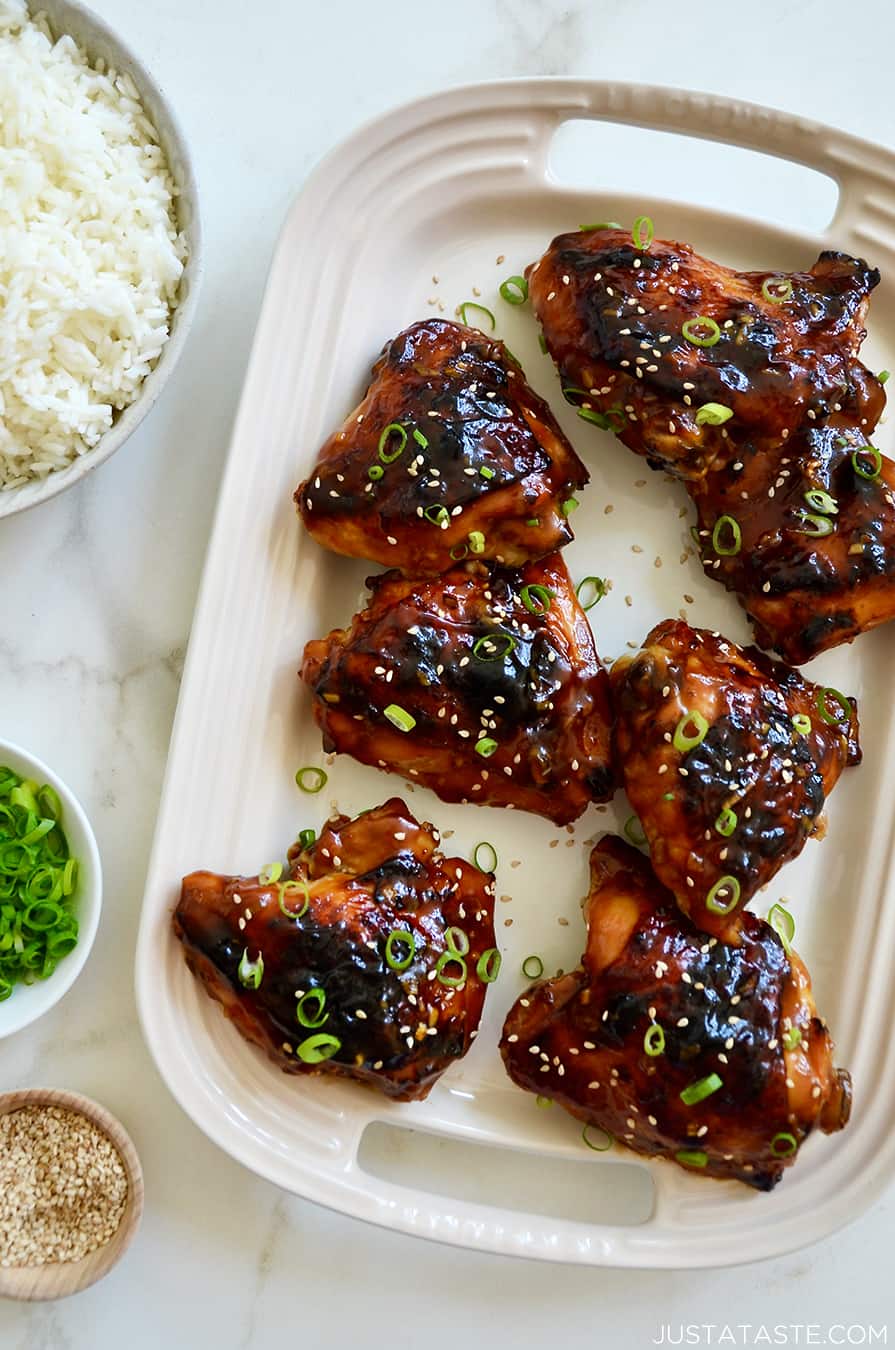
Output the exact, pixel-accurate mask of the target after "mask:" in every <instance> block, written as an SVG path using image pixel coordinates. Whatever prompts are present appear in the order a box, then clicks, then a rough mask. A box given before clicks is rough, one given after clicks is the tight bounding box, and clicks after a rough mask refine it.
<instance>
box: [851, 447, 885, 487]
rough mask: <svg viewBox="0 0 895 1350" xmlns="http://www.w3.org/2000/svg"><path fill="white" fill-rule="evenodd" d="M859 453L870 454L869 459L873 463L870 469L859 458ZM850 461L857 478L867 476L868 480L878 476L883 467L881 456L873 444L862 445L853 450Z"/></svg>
mask: <svg viewBox="0 0 895 1350" xmlns="http://www.w3.org/2000/svg"><path fill="white" fill-rule="evenodd" d="M861 455H869V456H870V460H871V462H872V464H873V468H872V469H867V468H865V466H864V464H863V463H862V462H861V459H860V456H861ZM851 462H852V468H853V469H854V471H855V473H856V474H857V475H858V477H859V478H868V479H870V480H873V479H874V478H879V476H880V472H881V470H882V467H883V457H882V455H881V454H880V452H879V451H878V450H877V448H876V446H875V445H862V446H861V448H860V450H853V451H852V453H851Z"/></svg>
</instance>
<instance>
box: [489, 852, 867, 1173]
mask: <svg viewBox="0 0 895 1350" xmlns="http://www.w3.org/2000/svg"><path fill="white" fill-rule="evenodd" d="M585 918H586V920H587V928H588V938H587V950H586V951H585V953H584V957H583V961H582V965H581V967H580V968H579V969H577V970H574V971H572V972H570V973H569V974H568V975H562V976H558V977H557V978H555V979H549V980H543V981H541V982H539V983H537V984H534V985H533V986H532V987H531V988H530V989H528V990H527V991H526V993H525V994H523V995H522V997H521V998H519V999H517V1000H516V1002H515V1004H514V1005H513V1007H512V1008H511V1009H510V1011H509V1013H508V1015H507V1019H506V1022H505V1023H504V1028H503V1036H502V1038H501V1042H500V1049H501V1054H502V1055H503V1060H504V1064H505V1065H506V1069H507V1072H508V1073H509V1075H510V1077H511V1078H512V1079H513V1081H514V1082H515V1083H518V1085H519V1086H520V1087H523V1088H525V1089H527V1090H528V1091H529V1092H537V1093H539V1094H540V1095H542V1096H546V1097H550V1098H552V1099H553V1100H554V1101H556V1102H558V1103H559V1104H560V1105H561V1106H563V1107H565V1109H566V1110H567V1111H569V1112H571V1114H572V1115H574V1116H577V1117H578V1119H579V1120H583V1121H586V1122H587V1123H588V1124H590V1125H592V1126H595V1127H598V1128H599V1129H601V1130H605V1131H608V1132H609V1134H611V1135H612V1136H613V1138H615V1139H616V1140H617V1141H618V1142H619V1143H621V1144H624V1145H625V1147H627V1148H630V1149H633V1150H634V1151H635V1152H637V1153H643V1154H646V1155H647V1156H648V1157H665V1158H669V1159H673V1160H675V1161H677V1162H679V1163H680V1165H681V1166H683V1167H685V1168H686V1169H687V1170H688V1171H692V1172H693V1173H695V1174H696V1175H698V1176H711V1177H722V1178H728V1179H733V1180H736V1181H742V1182H745V1184H746V1185H747V1186H754V1187H755V1188H756V1190H762V1191H768V1190H770V1189H771V1188H772V1187H773V1186H775V1185H776V1184H777V1182H778V1181H779V1180H780V1178H781V1176H782V1174H783V1171H784V1169H785V1168H786V1167H788V1166H790V1165H791V1164H792V1163H793V1162H794V1161H795V1158H796V1156H797V1150H798V1147H800V1146H801V1144H802V1142H803V1141H804V1139H805V1138H806V1136H807V1135H808V1134H809V1133H810V1132H811V1131H812V1130H813V1129H815V1128H820V1129H821V1130H823V1131H824V1132H825V1133H827V1134H829V1133H833V1132H834V1131H836V1130H840V1129H842V1128H843V1126H844V1125H845V1124H846V1122H847V1121H848V1116H849V1110H850V1106H851V1080H850V1078H849V1076H848V1074H847V1073H846V1072H844V1071H843V1070H842V1069H835V1068H834V1067H833V1063H832V1050H833V1046H832V1042H831V1040H830V1036H829V1033H828V1031H827V1029H826V1026H825V1024H824V1022H823V1021H822V1020H821V1019H820V1018H819V1017H818V1016H817V1011H816V1009H815V1006H814V1000H813V998H812V995H811V981H810V979H809V977H808V973H807V971H806V970H805V967H804V966H803V964H802V962H801V961H800V960H799V958H798V956H796V955H795V953H792V954H791V955H790V956H787V954H786V952H785V951H784V949H783V946H782V944H781V942H780V939H779V938H778V936H777V934H776V933H775V932H774V930H773V929H772V928H771V927H769V925H768V924H766V923H765V922H764V921H763V920H761V919H758V918H756V917H755V915H753V914H746V915H744V916H743V930H742V941H741V943H740V945H739V946H736V947H732V946H725V945H724V944H723V943H721V942H718V941H717V940H716V939H714V938H708V939H707V938H706V936H705V934H704V933H700V932H699V931H698V930H697V929H695V928H693V926H692V925H691V924H689V923H688V922H687V920H686V919H683V918H682V917H681V914H680V912H679V911H678V910H677V909H676V908H675V905H674V899H673V897H672V896H671V895H670V894H669V893H668V891H666V890H665V889H664V887H663V886H661V885H660V884H659V882H658V881H657V880H656V878H655V877H654V876H653V874H652V873H651V872H650V870H649V866H648V864H647V862H646V859H645V858H643V857H642V856H641V854H639V853H638V852H637V850H636V849H632V848H630V847H629V846H628V845H627V844H624V843H623V842H622V841H621V840H620V839H615V838H611V837H607V838H605V839H603V840H601V841H600V843H599V844H598V845H597V847H596V848H595V849H594V851H593V853H592V854H591V891H590V895H589V897H588V899H587V901H586V908H585ZM653 1027H660V1028H661V1029H662V1033H663V1034H664V1037H665V1044H664V1050H663V1052H662V1053H661V1054H657V1055H654V1056H650V1055H648V1054H647V1053H646V1050H645V1044H644V1040H645V1037H646V1035H647V1033H648V1032H650V1029H651V1028H653ZM651 1034H652V1035H653V1036H657V1035H658V1033H657V1032H652V1033H651ZM789 1046H791V1047H792V1048H791V1049H788V1048H786V1047H789ZM712 1074H717V1076H718V1077H719V1078H720V1079H721V1086H720V1087H718V1088H717V1089H716V1090H715V1091H714V1092H712V1093H711V1095H710V1096H707V1097H705V1098H704V1100H702V1101H700V1102H697V1103H696V1104H694V1105H692V1106H687V1105H685V1104H684V1102H682V1101H681V1096H680V1094H681V1092H682V1091H685V1090H686V1088H687V1087H689V1086H691V1085H692V1084H694V1083H698V1082H701V1081H702V1080H704V1079H706V1078H708V1077H709V1076H710V1075H712ZM781 1136H782V1137H781ZM775 1141H776V1142H775ZM594 1142H595V1143H596V1142H598V1141H597V1140H594ZM599 1142H601V1143H602V1142H603V1139H602V1137H601V1138H600V1139H599ZM775 1153H784V1154H787V1156H785V1157H777V1156H775ZM681 1155H683V1156H681Z"/></svg>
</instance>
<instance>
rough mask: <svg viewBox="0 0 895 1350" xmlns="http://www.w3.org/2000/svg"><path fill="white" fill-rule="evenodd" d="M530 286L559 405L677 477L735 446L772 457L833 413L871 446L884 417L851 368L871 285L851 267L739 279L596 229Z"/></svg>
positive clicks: (554, 253) (696, 474)
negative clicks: (559, 386)
mask: <svg viewBox="0 0 895 1350" xmlns="http://www.w3.org/2000/svg"><path fill="white" fill-rule="evenodd" d="M641 237H645V236H641ZM527 275H528V278H529V282H530V294H531V299H532V303H533V306H534V311H535V314H536V315H537V317H538V319H539V321H540V323H541V326H542V328H543V332H544V337H545V339H546V343H547V348H548V350H549V352H550V355H551V356H552V357H553V360H554V361H555V362H556V365H557V366H558V368H559V373H560V377H561V379H562V383H563V387H564V389H565V390H566V391H567V397H568V398H570V399H571V400H572V401H574V402H576V403H577V404H579V406H580V407H581V408H582V410H583V415H584V416H585V418H587V419H589V420H591V421H594V420H595V421H597V422H598V424H601V425H604V426H608V427H609V428H610V429H611V430H612V431H615V432H616V433H617V435H618V436H619V438H620V439H621V440H622V441H624V443H625V445H627V446H628V447H629V448H630V449H631V450H636V451H637V452H638V454H641V455H645V456H646V458H647V459H648V460H649V462H650V464H651V465H652V466H653V467H654V468H664V469H667V470H669V471H670V472H671V473H673V474H675V475H676V476H677V477H678V478H683V479H693V478H700V477H702V475H703V474H704V473H705V472H706V471H707V470H708V469H709V468H711V467H712V466H713V465H720V464H723V463H726V462H727V461H728V460H729V459H731V458H732V457H734V456H735V454H736V452H737V450H738V448H739V447H740V445H742V444H743V443H744V442H745V441H749V442H750V443H751V444H752V445H753V446H754V448H755V450H756V451H762V450H764V449H768V448H770V449H771V450H772V451H773V452H774V453H775V456H776V455H777V454H779V453H780V452H779V450H778V449H777V447H779V445H780V444H781V442H782V441H785V440H787V439H788V438H789V437H790V436H792V435H794V434H795V432H796V431H797V430H798V428H799V427H800V426H802V425H803V424H805V423H806V421H809V420H816V421H822V420H823V419H824V418H825V417H826V416H827V415H828V414H829V413H830V412H831V411H833V410H834V409H835V406H836V405H837V404H839V405H840V406H843V405H845V404H848V405H849V407H850V408H851V409H852V411H853V413H854V416H855V422H856V424H857V425H861V426H862V428H863V430H864V431H865V432H866V433H867V434H868V435H869V434H870V432H871V431H872V429H873V427H874V426H875V425H876V423H877V421H878V419H879V416H880V413H881V412H882V409H883V405H884V403H885V395H884V394H883V390H882V386H881V385H880V383H879V381H878V380H877V379H876V378H875V376H873V375H871V374H870V373H869V372H868V371H867V370H866V368H865V367H864V366H863V365H862V364H861V362H860V361H859V360H858V359H857V353H858V349H859V347H860V345H861V342H862V341H863V339H864V336H865V333H864V326H863V325H864V314H865V310H866V308H867V300H868V295H869V293H870V291H871V290H872V289H873V287H874V286H876V285H877V283H878V281H879V273H878V272H877V271H876V270H875V269H873V268H870V267H868V266H867V264H866V263H865V262H862V261H861V260H860V259H856V258H850V257H848V256H847V255H846V254H844V253H822V254H821V255H820V257H819V259H818V260H817V262H816V263H815V264H814V266H813V267H812V268H811V271H810V272H794V273H789V274H784V273H773V272H736V271H734V270H732V269H731V268H728V267H722V266H721V265H720V264H718V263H714V262H711V261H710V260H709V259H707V258H702V257H700V256H699V254H697V253H694V251H693V249H692V248H690V246H689V245H688V244H679V243H675V242H673V241H670V240H661V239H654V240H652V242H651V243H650V244H649V246H648V247H647V248H645V249H640V248H638V247H636V246H635V244H634V240H633V237H632V235H631V233H630V232H629V231H627V230H621V229H610V228H597V229H591V230H583V231H578V232H576V233H574V234H561V235H559V237H558V238H556V239H554V241H553V243H552V244H551V245H550V247H549V249H548V250H547V252H546V253H545V254H544V256H543V258H541V260H540V262H538V263H535V264H534V266H532V267H530V268H529V269H528V273H527ZM700 409H702V410H703V411H702V412H700ZM719 410H720V411H719ZM729 414H732V416H729ZM706 417H708V418H709V419H710V420H708V421H705V420H703V419H705V418H706ZM724 418H728V420H726V421H721V420H720V419H724ZM862 419H863V420H862Z"/></svg>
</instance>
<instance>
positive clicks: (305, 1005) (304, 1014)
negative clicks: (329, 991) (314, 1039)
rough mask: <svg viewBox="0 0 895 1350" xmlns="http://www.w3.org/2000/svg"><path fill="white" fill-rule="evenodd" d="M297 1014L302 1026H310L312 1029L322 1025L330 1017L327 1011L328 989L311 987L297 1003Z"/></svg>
mask: <svg viewBox="0 0 895 1350" xmlns="http://www.w3.org/2000/svg"><path fill="white" fill-rule="evenodd" d="M295 1016H296V1017H297V1018H298V1021H299V1024H300V1025H301V1026H303V1027H308V1028H309V1029H310V1030H311V1031H316V1030H317V1028H318V1027H322V1026H323V1023H324V1022H325V1021H326V1020H327V1018H328V1017H329V1013H328V1012H327V1011H326V990H325V989H319V988H318V989H309V990H308V992H307V993H306V994H302V996H301V998H300V999H299V1000H298V1004H297V1005H296V1009H295Z"/></svg>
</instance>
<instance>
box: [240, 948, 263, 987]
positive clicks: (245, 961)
mask: <svg viewBox="0 0 895 1350" xmlns="http://www.w3.org/2000/svg"><path fill="white" fill-rule="evenodd" d="M236 976H237V979H238V980H239V983H240V984H241V985H242V986H243V988H244V989H260V988H261V981H262V980H263V979H264V957H263V956H262V954H261V952H259V953H258V959H257V961H250V960H249V949H248V947H244V948H243V952H242V956H241V957H240V958H239V965H238V967H237V970H236Z"/></svg>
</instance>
